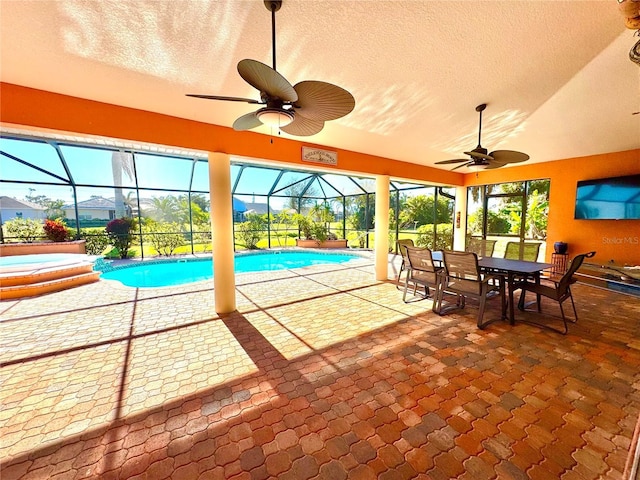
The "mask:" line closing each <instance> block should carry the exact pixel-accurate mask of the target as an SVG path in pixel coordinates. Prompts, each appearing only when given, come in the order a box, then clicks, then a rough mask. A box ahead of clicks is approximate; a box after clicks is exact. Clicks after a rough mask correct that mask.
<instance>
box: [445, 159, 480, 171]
mask: <svg viewBox="0 0 640 480" xmlns="http://www.w3.org/2000/svg"><path fill="white" fill-rule="evenodd" d="M474 163H475V162H473V161H471V162H469V161H467V163H462V164H460V165H458V166H457V167H453V168H452V169H451V171H453V170H457V169H459V168H462V167H469V166H471V165H473V164H474Z"/></svg>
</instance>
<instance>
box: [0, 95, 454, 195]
mask: <svg viewBox="0 0 640 480" xmlns="http://www.w3.org/2000/svg"><path fill="white" fill-rule="evenodd" d="M0 97H1V98H2V101H1V102H0V122H2V123H4V124H14V125H20V126H27V127H31V128H34V127H35V128H43V129H53V130H61V131H64V132H74V133H80V134H88V135H99V136H105V137H112V138H118V139H124V140H132V141H138V142H146V143H154V144H158V145H167V146H173V147H179V148H186V149H194V150H202V151H205V152H222V153H228V154H230V155H238V156H243V157H249V158H256V159H264V160H270V161H277V162H285V163H287V164H290V165H291V164H293V165H298V166H303V167H305V168H309V167H312V166H315V167H322V168H323V169H327V170H331V169H336V170H338V171H346V172H354V173H369V174H376V175H389V176H392V177H398V178H406V179H411V178H413V179H417V180H422V181H426V182H432V183H439V184H445V185H462V183H463V181H464V175H463V174H461V173H458V172H450V171H446V170H440V169H437V168H432V167H427V166H422V165H416V164H413V163H407V162H401V161H398V160H391V159H388V158H383V157H377V156H374V155H366V154H363V153H358V152H352V151H349V150H342V149H337V148H332V147H326V146H322V145H317V144H313V143H308V142H301V141H296V140H289V139H285V138H275V139H274V141H273V143H271V137H270V136H268V135H261V134H258V133H254V132H248V131H246V132H236V131H235V130H233V129H231V128H228V127H221V126H218V125H212V124H208V123H203V122H196V121H193V120H185V119H182V118H177V117H171V116H168V115H162V114H159V113H153V112H147V111H144V110H136V109H133V108H127V107H121V106H117V105H110V104H107V103H101V102H94V101H91V100H85V99H81V98H77V97H70V96H67V95H60V94H56V93H51V92H46V91H43V90H35V89H32V88H27V87H22V86H19V85H13V84H8V83H0ZM303 145H304V146H311V147H316V148H325V149H330V150H333V151H337V152H338V166H337V167H331V166H325V165H314V164H310V163H305V162H302V160H301V159H300V158H301V155H302V146H303Z"/></svg>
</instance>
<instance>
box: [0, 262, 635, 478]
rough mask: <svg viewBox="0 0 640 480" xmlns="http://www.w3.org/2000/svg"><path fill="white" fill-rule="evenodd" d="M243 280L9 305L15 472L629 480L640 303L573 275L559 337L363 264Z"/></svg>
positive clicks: (6, 370) (6, 449) (4, 443)
mask: <svg viewBox="0 0 640 480" xmlns="http://www.w3.org/2000/svg"><path fill="white" fill-rule="evenodd" d="M392 273H393V272H391V271H390V277H392ZM236 280H237V284H238V286H237V297H238V311H237V312H235V313H233V314H230V315H224V316H218V315H216V314H215V311H214V305H213V298H214V295H213V288H212V285H211V284H210V283H198V284H192V285H190V286H182V287H171V288H157V289H137V290H136V289H131V288H127V287H124V286H122V285H120V284H118V283H114V282H108V281H100V282H98V283H95V284H91V285H86V286H82V287H78V288H75V289H72V290H67V291H64V292H59V293H55V294H50V295H45V296H42V297H37V298H32V299H27V300H22V301H4V302H1V303H0V315H1V317H0V320H1V321H0V342H1V344H0V367H1V368H0V400H1V402H2V410H1V411H0V442H1V443H0V462H1V463H0V468H1V477H2V479H3V480H12V479H76V478H77V479H80V478H101V479H122V478H127V479H129V478H139V479H143V478H147V479H164V478H175V479H206V478H211V479H254V480H259V479H268V478H274V479H275V478H277V479H303V480H306V479H312V478H314V479H315V478H323V479H332V480H336V479H346V478H350V479H373V478H380V479H409V478H427V479H434V480H438V479H450V478H463V479H474V480H482V479H492V478H500V479H555V478H562V479H582V480H588V479H599V478H611V479H620V478H622V472H623V470H624V467H625V462H626V460H627V456H628V453H629V449H630V444H631V439H632V437H633V432H634V427H635V425H636V422H637V420H638V416H639V413H640V300H639V299H637V298H634V297H629V296H624V295H621V294H617V293H613V292H606V291H603V290H598V289H595V288H593V287H589V286H584V285H576V286H575V287H574V296H575V297H576V303H577V308H578V313H579V315H580V322H579V323H578V324H576V325H571V326H570V332H569V334H568V335H566V336H562V335H559V334H556V333H553V332H550V331H548V330H544V329H540V328H537V327H534V326H531V325H528V324H523V323H518V324H517V325H515V326H513V327H512V326H509V325H508V324H506V323H504V322H496V323H494V324H492V325H491V326H489V327H488V328H487V329H486V330H484V331H480V330H478V329H477V328H476V326H475V325H476V321H475V320H476V313H477V310H476V309H475V307H474V306H473V304H468V305H467V307H466V308H465V309H464V310H462V311H458V312H455V313H452V314H449V315H447V316H443V317H440V316H438V315H435V314H433V313H432V312H431V310H430V308H431V302H430V300H424V301H417V302H414V303H409V304H405V303H403V302H402V300H401V298H402V293H401V292H400V291H398V290H397V289H396V285H395V284H394V283H393V282H391V281H389V282H377V281H375V280H374V278H373V267H372V265H371V262H370V261H369V260H366V259H363V260H358V261H355V262H352V263H350V264H349V265H346V266H344V265H342V266H341V265H330V266H316V267H309V268H304V269H298V270H294V271H283V272H269V273H259V274H239V275H238V276H237V279H236ZM543 306H544V307H545V310H546V311H548V312H554V311H557V310H554V309H556V307H555V306H554V305H552V304H544V305H543ZM499 314H500V312H499V309H498V308H497V307H489V308H488V310H487V312H486V315H487V316H489V318H490V316H491V315H495V316H499ZM517 317H519V318H523V317H529V318H530V319H531V318H538V319H540V318H544V317H540V316H536V315H534V314H529V313H522V312H518V313H517Z"/></svg>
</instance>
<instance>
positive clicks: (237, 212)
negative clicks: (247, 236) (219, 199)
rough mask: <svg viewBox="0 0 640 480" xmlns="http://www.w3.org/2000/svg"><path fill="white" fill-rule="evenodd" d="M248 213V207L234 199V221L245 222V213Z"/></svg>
mask: <svg viewBox="0 0 640 480" xmlns="http://www.w3.org/2000/svg"><path fill="white" fill-rule="evenodd" d="M246 211H247V206H246V205H245V203H244V202H243V201H242V200H239V199H237V198H236V197H233V221H234V222H244V213H245V212H246Z"/></svg>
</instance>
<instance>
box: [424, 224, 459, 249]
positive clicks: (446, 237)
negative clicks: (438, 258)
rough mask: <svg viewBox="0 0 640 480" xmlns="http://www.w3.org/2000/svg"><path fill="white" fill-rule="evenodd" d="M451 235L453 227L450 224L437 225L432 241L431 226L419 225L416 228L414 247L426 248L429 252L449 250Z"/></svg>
mask: <svg viewBox="0 0 640 480" xmlns="http://www.w3.org/2000/svg"><path fill="white" fill-rule="evenodd" d="M452 235H453V227H452V225H450V224H442V225H438V229H437V231H436V239H435V242H434V241H433V224H429V225H421V226H420V227H418V236H417V238H416V245H417V246H418V247H426V248H429V249H431V250H449V249H451V248H452V245H451V239H452Z"/></svg>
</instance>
